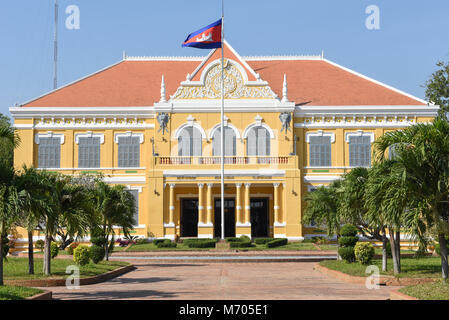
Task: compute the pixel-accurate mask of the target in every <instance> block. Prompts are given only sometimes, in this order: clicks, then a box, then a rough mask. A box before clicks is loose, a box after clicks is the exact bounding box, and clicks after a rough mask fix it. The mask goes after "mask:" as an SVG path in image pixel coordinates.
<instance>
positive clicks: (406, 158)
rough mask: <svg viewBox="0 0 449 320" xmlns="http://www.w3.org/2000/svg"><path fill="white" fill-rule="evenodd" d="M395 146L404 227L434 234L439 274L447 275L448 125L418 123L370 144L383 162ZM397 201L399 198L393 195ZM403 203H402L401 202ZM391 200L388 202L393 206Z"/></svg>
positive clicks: (446, 123) (442, 122)
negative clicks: (404, 208)
mask: <svg viewBox="0 0 449 320" xmlns="http://www.w3.org/2000/svg"><path fill="white" fill-rule="evenodd" d="M393 145H395V153H396V154H397V157H396V158H395V159H393V161H395V162H396V163H397V165H396V167H395V171H396V172H397V177H398V180H399V179H400V180H401V181H402V184H401V187H403V189H402V191H403V192H404V193H407V192H406V190H407V191H408V195H407V198H408V199H407V201H408V203H409V204H408V206H409V210H408V212H407V214H408V217H407V219H406V220H405V225H406V226H407V227H408V228H410V229H415V230H416V229H417V228H419V227H421V228H422V227H423V226H425V227H426V228H427V229H429V228H431V227H433V228H435V229H436V230H437V234H438V241H439V243H440V248H441V269H442V270H441V272H442V277H443V279H444V280H446V279H447V277H448V273H449V266H448V250H447V243H446V235H448V234H449V217H448V213H447V209H446V204H447V202H448V201H449V123H448V122H447V121H446V120H444V119H441V118H437V119H435V120H434V121H433V122H432V123H429V124H427V123H426V124H425V123H419V124H416V125H414V126H411V127H408V128H406V129H404V130H402V131H392V132H388V133H386V134H385V135H384V136H382V137H380V138H379V139H378V140H376V142H375V143H374V149H375V154H376V157H377V159H379V160H384V159H385V156H386V151H387V149H388V148H390V147H391V146H393ZM396 196H399V198H402V196H401V195H398V194H396ZM402 200H403V199H402ZM393 201H394V199H392V200H391V201H390V205H393V203H392V202H393Z"/></svg>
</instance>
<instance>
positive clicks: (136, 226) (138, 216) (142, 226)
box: [126, 185, 146, 229]
mask: <svg viewBox="0 0 449 320" xmlns="http://www.w3.org/2000/svg"><path fill="white" fill-rule="evenodd" d="M126 190H129V191H137V192H138V194H141V193H142V187H139V186H130V185H128V186H126ZM137 208H138V211H137V218H138V219H139V218H140V195H139V196H138V198H137ZM136 222H137V224H136V225H135V226H134V228H136V229H137V228H145V227H146V225H145V224H139V221H136Z"/></svg>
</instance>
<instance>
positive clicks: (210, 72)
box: [170, 59, 278, 100]
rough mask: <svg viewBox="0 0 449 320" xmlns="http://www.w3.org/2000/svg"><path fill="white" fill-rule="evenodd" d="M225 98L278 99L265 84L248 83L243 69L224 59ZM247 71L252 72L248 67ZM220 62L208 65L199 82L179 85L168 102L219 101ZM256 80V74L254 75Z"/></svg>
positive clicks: (216, 61) (261, 82) (219, 60)
mask: <svg viewBox="0 0 449 320" xmlns="http://www.w3.org/2000/svg"><path fill="white" fill-rule="evenodd" d="M223 68H224V72H225V79H226V81H225V98H226V99H278V97H277V95H276V94H275V93H274V92H273V90H272V89H271V88H270V87H269V86H268V83H267V82H264V81H261V80H257V81H248V76H247V74H246V71H245V69H244V68H243V67H242V66H241V65H240V64H239V63H237V62H235V61H233V60H231V59H224V67H223ZM248 70H252V69H251V67H249V69H248ZM221 71H222V60H221V59H217V60H215V61H212V62H211V63H209V64H208V65H207V66H206V67H205V68H204V70H203V72H202V74H201V78H200V81H190V80H189V79H190V78H192V76H189V77H188V80H187V81H184V82H182V83H181V86H180V87H179V88H178V89H177V91H176V92H175V94H174V95H173V96H171V97H170V100H184V99H220V98H221V95H222V92H221V81H222V77H221ZM254 76H255V77H256V78H257V74H254Z"/></svg>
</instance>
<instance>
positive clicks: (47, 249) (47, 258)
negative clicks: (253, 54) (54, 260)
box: [44, 235, 51, 276]
mask: <svg viewBox="0 0 449 320" xmlns="http://www.w3.org/2000/svg"><path fill="white" fill-rule="evenodd" d="M44 274H45V275H46V276H49V275H51V237H50V236H49V235H45V245H44Z"/></svg>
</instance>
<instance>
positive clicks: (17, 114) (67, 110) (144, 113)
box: [9, 106, 155, 119]
mask: <svg viewBox="0 0 449 320" xmlns="http://www.w3.org/2000/svg"><path fill="white" fill-rule="evenodd" d="M9 112H10V113H11V115H12V116H13V118H17V119H20V118H33V117H34V118H41V117H50V116H51V117H55V118H57V117H59V118H61V117H66V118H71V117H97V118H103V117H108V118H111V117H113V118H114V117H122V118H123V117H128V118H134V117H138V118H154V115H155V111H154V108H153V107H152V106H144V107H12V108H9Z"/></svg>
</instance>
